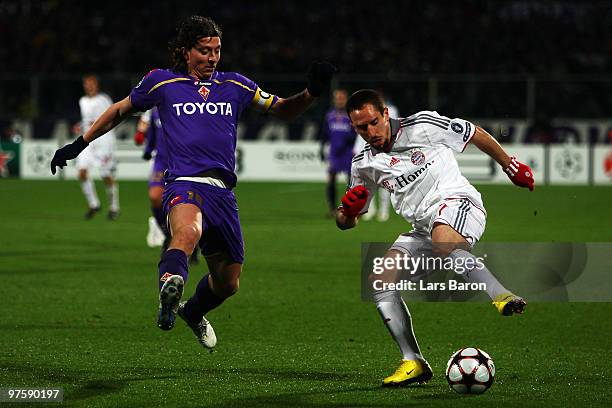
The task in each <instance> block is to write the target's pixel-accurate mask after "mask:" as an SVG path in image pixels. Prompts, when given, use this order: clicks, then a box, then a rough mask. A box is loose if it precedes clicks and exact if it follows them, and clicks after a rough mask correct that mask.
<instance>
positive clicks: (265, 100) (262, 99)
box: [251, 87, 278, 113]
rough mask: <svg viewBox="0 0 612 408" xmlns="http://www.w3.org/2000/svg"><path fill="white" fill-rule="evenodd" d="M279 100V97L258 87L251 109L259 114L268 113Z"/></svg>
mask: <svg viewBox="0 0 612 408" xmlns="http://www.w3.org/2000/svg"><path fill="white" fill-rule="evenodd" d="M277 100H278V97H277V96H276V95H272V94H269V93H267V92H266V91H262V90H261V88H259V87H257V89H256V90H255V95H254V96H253V100H252V101H251V107H252V108H253V109H255V110H257V111H258V112H261V113H267V112H268V111H269V110H270V108H271V107H272V105H274V104H275V103H276V101H277Z"/></svg>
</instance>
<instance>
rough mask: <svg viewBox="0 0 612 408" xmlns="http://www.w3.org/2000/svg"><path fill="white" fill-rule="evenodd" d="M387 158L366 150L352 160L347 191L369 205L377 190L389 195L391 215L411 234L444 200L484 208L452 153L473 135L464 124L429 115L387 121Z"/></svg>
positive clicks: (462, 148) (428, 218)
mask: <svg viewBox="0 0 612 408" xmlns="http://www.w3.org/2000/svg"><path fill="white" fill-rule="evenodd" d="M389 121H390V126H391V138H392V140H394V142H393V145H392V147H391V151H390V152H389V153H385V152H382V151H378V150H376V149H375V148H373V147H371V146H370V145H369V144H366V145H365V147H364V149H363V150H362V151H361V152H359V153H357V154H356V155H355V156H354V157H353V163H352V165H351V182H350V187H351V188H352V187H355V186H357V185H363V186H364V187H366V188H367V189H368V192H369V193H370V194H369V199H368V202H367V204H366V206H365V207H364V209H363V210H362V214H363V213H365V212H367V209H368V207H369V205H370V200H371V199H372V194H373V193H374V192H376V188H377V187H383V188H385V189H386V190H388V191H389V192H390V193H391V203H392V204H393V208H394V209H395V211H396V212H397V213H398V214H399V215H400V216H402V217H403V218H404V219H406V220H407V221H409V222H410V223H412V224H413V225H414V227H415V228H420V227H421V228H422V227H424V228H427V227H428V226H429V222H430V220H431V217H432V215H434V213H435V212H436V210H437V209H438V207H439V205H440V204H441V202H442V201H443V200H444V199H447V198H453V197H467V198H469V199H470V200H471V201H472V202H473V203H474V204H476V205H477V206H479V207H481V208H484V206H483V205H482V199H481V197H480V193H479V192H478V191H477V190H476V189H475V188H474V187H473V186H472V185H471V184H470V183H469V182H468V180H467V179H466V178H465V177H463V175H461V172H460V171H459V165H458V164H457V160H456V159H455V156H454V155H453V150H454V151H456V152H462V151H463V150H464V149H465V147H466V145H467V144H468V142H469V141H470V139H471V138H472V136H473V135H474V132H475V130H476V128H475V126H474V124H472V123H471V122H468V121H466V120H463V119H449V118H447V117H445V116H441V115H439V114H438V113H437V112H433V111H422V112H419V113H417V114H415V115H412V116H410V117H407V118H399V119H393V118H390V119H389Z"/></svg>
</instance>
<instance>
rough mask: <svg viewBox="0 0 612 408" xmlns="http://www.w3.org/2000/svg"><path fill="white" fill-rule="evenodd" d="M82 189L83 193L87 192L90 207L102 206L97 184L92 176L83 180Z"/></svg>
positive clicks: (86, 196)
mask: <svg viewBox="0 0 612 408" xmlns="http://www.w3.org/2000/svg"><path fill="white" fill-rule="evenodd" d="M81 190H83V194H85V198H86V199H87V205H89V208H98V207H100V200H98V194H97V193H96V186H95V185H94V183H93V181H92V180H91V179H90V178H88V179H86V180H85V181H81Z"/></svg>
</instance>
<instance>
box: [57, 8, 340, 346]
mask: <svg viewBox="0 0 612 408" xmlns="http://www.w3.org/2000/svg"><path fill="white" fill-rule="evenodd" d="M171 51H172V53H173V67H172V69H169V70H166V69H156V70H153V71H151V72H149V73H148V74H147V75H146V76H145V77H144V78H143V79H142V81H140V83H139V84H138V85H137V86H136V87H135V88H134V89H133V90H132V92H131V93H130V95H129V96H128V97H126V98H125V99H123V100H121V101H119V102H117V103H115V104H114V105H112V106H111V107H110V108H109V109H108V110H106V111H105V112H104V113H103V114H102V115H101V116H100V117H99V118H98V119H97V120H96V121H95V123H94V124H93V125H92V127H91V128H90V129H89V131H88V132H87V133H85V134H84V135H83V136H80V137H78V138H77V139H76V140H75V141H74V142H73V143H71V144H68V145H66V146H64V147H62V148H61V149H59V150H57V151H56V152H55V155H54V156H53V159H52V160H51V172H52V173H53V174H55V171H56V167H60V168H62V167H63V166H65V165H66V161H67V160H71V159H74V158H75V157H77V156H78V155H79V153H80V152H81V151H83V150H84V149H85V148H87V146H88V144H89V143H90V142H91V141H93V140H94V139H96V138H97V137H99V136H101V135H103V134H104V133H106V132H108V131H109V130H110V129H112V128H114V127H115V126H116V125H117V124H119V123H120V122H121V121H123V120H124V119H125V118H126V117H128V116H129V115H130V114H131V113H132V112H134V111H145V110H147V109H150V108H152V107H153V106H157V108H158V110H159V115H160V118H161V121H162V123H163V128H164V138H165V139H166V147H167V152H168V169H167V170H166V175H165V182H166V185H165V191H164V199H163V201H164V209H165V211H166V214H167V215H168V220H169V225H170V232H171V235H172V239H171V242H170V246H169V248H168V250H167V251H166V252H164V253H163V255H162V257H161V260H160V262H159V285H160V294H159V300H160V305H159V313H158V319H157V325H158V326H159V327H160V328H161V329H162V330H170V329H172V328H173V327H174V323H175V318H176V314H177V313H178V314H179V316H180V317H181V318H183V319H184V320H185V322H186V323H187V324H188V325H189V327H191V329H192V330H193V332H194V333H195V335H196V337H197V339H198V341H199V342H200V343H201V344H202V345H203V346H204V347H207V348H212V347H214V346H215V344H216V342H217V339H216V336H215V333H214V331H213V329H212V326H211V325H210V323H209V322H208V320H207V319H206V318H205V315H206V314H207V313H208V312H209V311H211V310H212V309H214V308H216V307H217V306H219V305H220V304H221V303H222V302H223V301H224V300H225V299H227V298H228V297H230V296H232V295H233V294H234V293H236V291H237V290H238V282H239V277H240V273H241V272H242V264H243V260H244V249H243V240H242V232H241V228H240V221H239V219H238V206H237V204H236V199H235V197H234V193H233V192H232V189H233V188H234V186H235V185H236V174H235V172H234V170H235V153H236V130H237V126H238V119H239V117H240V114H241V113H242V112H243V111H244V110H245V109H246V108H248V107H251V108H254V109H257V110H259V111H261V112H263V113H269V114H271V115H273V116H275V117H278V118H281V119H285V120H291V119H293V118H295V117H296V116H298V115H299V114H301V113H302V112H304V111H305V110H306V109H307V108H308V107H309V106H310V105H311V104H312V103H313V102H314V100H315V99H316V98H317V97H318V96H319V95H321V94H322V93H323V91H324V90H325V89H326V88H327V87H329V83H330V81H331V79H332V77H333V74H334V72H335V71H336V69H335V67H334V66H333V65H331V64H329V63H326V62H318V63H313V64H311V66H310V68H309V71H308V77H307V78H308V83H307V86H306V89H304V90H303V91H302V92H300V93H298V94H296V95H293V96H291V97H289V98H279V97H277V96H275V95H271V94H269V93H267V92H264V91H263V90H261V89H260V88H259V87H258V86H257V84H256V83H255V82H253V81H251V80H250V79H248V78H246V77H244V76H242V75H240V74H237V73H234V72H221V71H217V69H216V68H217V64H218V63H219V60H220V58H221V30H220V29H219V26H218V25H217V24H216V23H215V22H214V21H213V20H212V19H210V18H207V17H201V16H192V17H190V18H188V19H187V20H186V21H184V22H183V23H182V24H181V25H180V27H179V28H178V33H177V36H176V38H175V40H174V41H173V43H172V44H171ZM198 244H199V246H200V248H201V250H202V253H203V255H204V256H205V258H206V262H207V264H208V269H209V271H210V273H209V274H207V275H206V276H204V278H203V279H202V280H201V281H200V282H199V283H198V285H197V289H196V292H195V294H194V295H193V296H192V297H191V298H190V299H189V300H188V301H187V302H185V303H180V300H181V297H182V295H183V286H184V282H185V280H186V279H187V273H188V272H187V271H188V264H187V258H188V257H189V255H190V254H191V253H192V251H193V250H194V248H195V246H196V245H198Z"/></svg>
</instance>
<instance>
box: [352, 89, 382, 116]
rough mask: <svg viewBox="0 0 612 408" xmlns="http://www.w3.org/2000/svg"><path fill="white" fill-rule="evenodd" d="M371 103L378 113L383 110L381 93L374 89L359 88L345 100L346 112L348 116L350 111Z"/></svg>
mask: <svg viewBox="0 0 612 408" xmlns="http://www.w3.org/2000/svg"><path fill="white" fill-rule="evenodd" d="M368 103H369V104H371V105H372V106H374V108H375V109H376V110H377V111H379V112H380V113H384V112H385V101H384V100H383V98H382V96H381V94H380V93H379V92H378V91H376V90H374V89H360V90H358V91H357V92H355V93H354V94H352V95H351V97H350V98H349V99H348V101H347V102H346V113H347V114H348V115H349V116H350V114H351V112H353V111H355V110H357V109H360V108H362V107H363V106H364V105H366V104H368Z"/></svg>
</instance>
